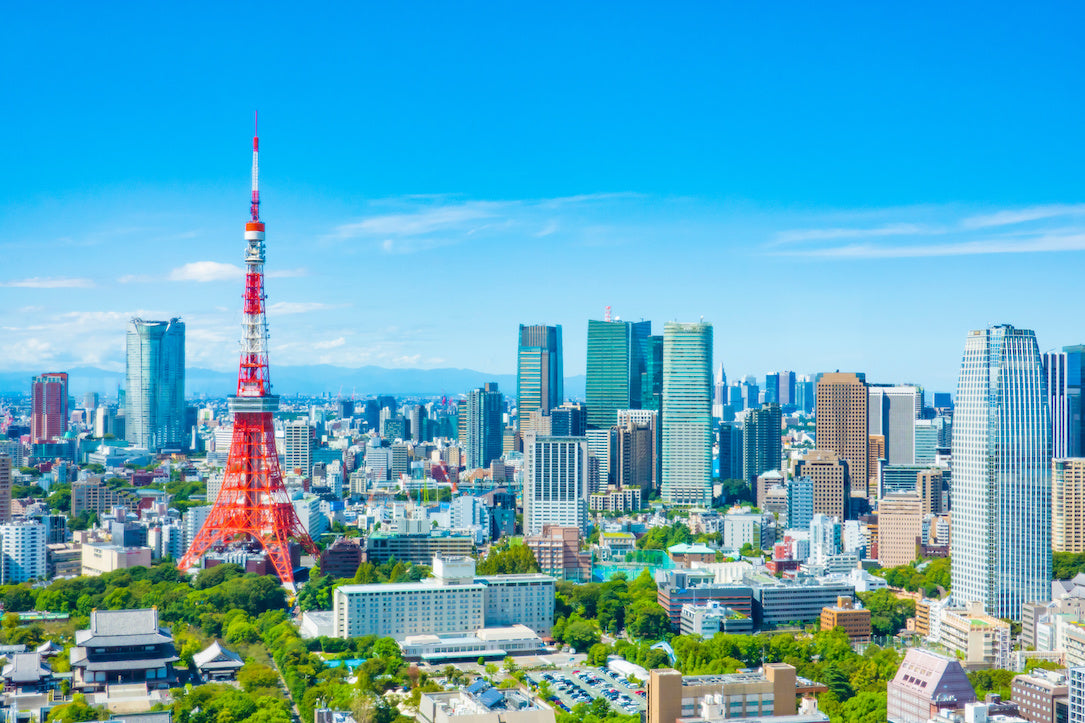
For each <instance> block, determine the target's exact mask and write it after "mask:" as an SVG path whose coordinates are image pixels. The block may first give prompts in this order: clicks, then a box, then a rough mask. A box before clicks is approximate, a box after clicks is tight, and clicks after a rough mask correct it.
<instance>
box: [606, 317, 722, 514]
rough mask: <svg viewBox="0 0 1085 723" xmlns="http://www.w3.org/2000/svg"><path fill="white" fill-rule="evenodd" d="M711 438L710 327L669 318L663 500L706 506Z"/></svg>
mask: <svg viewBox="0 0 1085 723" xmlns="http://www.w3.org/2000/svg"><path fill="white" fill-rule="evenodd" d="M589 414H590V409H589ZM712 437H713V431H712V325H711V324H707V323H704V322H700V323H692V324H683V323H679V322H674V321H669V322H667V323H666V324H665V325H664V326H663V479H662V489H661V492H662V497H663V501H664V502H669V503H671V504H683V505H706V506H708V505H711V504H712Z"/></svg>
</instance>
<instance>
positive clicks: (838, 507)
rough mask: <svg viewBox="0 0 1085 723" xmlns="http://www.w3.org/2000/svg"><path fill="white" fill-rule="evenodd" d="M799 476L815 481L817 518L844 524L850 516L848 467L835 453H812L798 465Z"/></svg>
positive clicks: (814, 451)
mask: <svg viewBox="0 0 1085 723" xmlns="http://www.w3.org/2000/svg"><path fill="white" fill-rule="evenodd" d="M861 469H863V470H865V469H866V468H865V467H863V468H861ZM795 476H796V477H809V478H810V479H811V480H813V481H814V514H815V515H819V514H820V515H828V516H829V517H836V518H837V519H840V520H843V519H844V518H845V517H846V516H847V511H848V494H847V492H848V488H847V485H848V478H849V475H848V466H847V463H845V462H844V461H843V460H842V459H840V458H839V457H838V456H837V455H836V453H835V452H830V451H828V450H824V449H812V450H810V451H809V452H807V453H806V454H805V455H803V457H802V459H800V460H799V462H798V463H797V464H796V465H795Z"/></svg>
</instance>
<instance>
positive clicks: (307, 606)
mask: <svg viewBox="0 0 1085 723" xmlns="http://www.w3.org/2000/svg"><path fill="white" fill-rule="evenodd" d="M429 574H430V568H429V567H427V566H426V565H416V564H414V563H413V562H406V563H404V562H399V561H397V560H396V559H395V558H392V559H390V560H388V561H387V562H383V563H380V564H374V563H372V562H363V563H362V564H361V565H359V566H358V569H357V570H356V571H355V573H354V577H353V578H349V577H348V578H337V577H332V576H331V575H325V574H323V573H322V572H321V571H320V568H319V567H314V568H313V569H312V570H310V571H309V580H308V581H307V582H306V583H305V584H304V585H303V586H302V587H301V590H300V591H299V592H298V607H300V608H301V609H302V610H331V609H332V591H333V590H334V589H335V588H336V587H338V586H339V585H370V584H373V583H381V582H418V581H419V580H421V579H423V578H425V577H427V576H428V575H429Z"/></svg>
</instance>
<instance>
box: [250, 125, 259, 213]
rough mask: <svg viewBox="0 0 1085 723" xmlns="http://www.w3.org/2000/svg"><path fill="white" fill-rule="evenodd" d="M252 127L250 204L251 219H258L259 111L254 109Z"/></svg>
mask: <svg viewBox="0 0 1085 723" xmlns="http://www.w3.org/2000/svg"><path fill="white" fill-rule="evenodd" d="M252 125H253V128H252V206H251V207H250V209H249V213H250V215H251V216H252V220H253V221H259V220H260V111H254V116H253V124H252Z"/></svg>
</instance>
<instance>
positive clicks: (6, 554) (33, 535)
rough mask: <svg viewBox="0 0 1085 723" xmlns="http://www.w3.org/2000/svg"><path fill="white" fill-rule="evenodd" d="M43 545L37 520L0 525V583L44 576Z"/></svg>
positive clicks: (8, 583)
mask: <svg viewBox="0 0 1085 723" xmlns="http://www.w3.org/2000/svg"><path fill="white" fill-rule="evenodd" d="M45 544H46V540H45V525H43V524H41V523H40V522H28V521H21V522H7V523H5V524H2V525H0V557H2V560H0V584H4V585H14V584H16V583H20V582H27V581H28V580H45V579H47V578H48V575H47V574H46V566H45V551H46V547H45Z"/></svg>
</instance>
